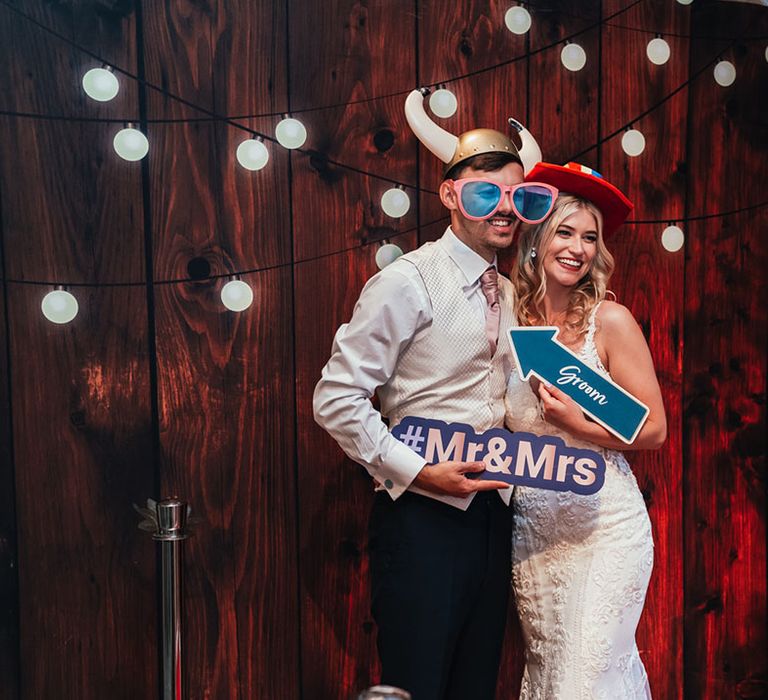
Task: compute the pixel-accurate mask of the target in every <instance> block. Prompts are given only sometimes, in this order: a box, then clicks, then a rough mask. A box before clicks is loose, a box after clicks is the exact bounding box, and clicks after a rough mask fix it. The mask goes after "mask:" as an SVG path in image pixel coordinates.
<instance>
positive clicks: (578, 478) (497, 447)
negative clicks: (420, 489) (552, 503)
mask: <svg viewBox="0 0 768 700" xmlns="http://www.w3.org/2000/svg"><path fill="white" fill-rule="evenodd" d="M392 435H394V436H395V437H396V438H397V439H398V440H400V442H402V443H403V444H404V445H406V446H407V447H410V448H411V449H412V450H413V451H414V452H416V453H417V454H419V455H420V456H421V457H423V458H424V459H426V460H427V462H429V463H431V464H435V463H437V462H446V461H449V460H455V461H459V462H480V461H482V462H485V465H486V468H485V471H484V472H481V473H479V474H471V475H470V474H468V475H467V476H468V477H469V478H479V479H486V480H491V481H505V482H506V483H508V484H513V485H519V486H535V487H537V488H542V489H549V490H550V491H573V492H574V493H578V494H581V495H583V496H586V495H589V494H593V493H596V492H597V491H599V490H600V488H601V487H602V485H603V482H604V481H605V460H604V459H603V458H602V456H601V455H600V454H599V453H598V452H594V451H593V450H580V449H576V448H574V447H569V446H568V445H566V444H565V442H563V440H561V439H560V438H558V437H554V436H550V435H543V436H539V435H533V434H532V433H522V432H518V433H511V432H509V431H508V430H504V429H503V428H492V429H491V430H486V431H485V432H484V433H476V432H475V430H474V428H472V426H470V425H466V424H465V423H444V422H443V421H441V420H435V419H429V418H417V417H412V416H408V417H406V418H405V419H404V420H403V421H402V423H399V424H398V425H397V426H396V427H395V428H394V429H393V430H392Z"/></svg>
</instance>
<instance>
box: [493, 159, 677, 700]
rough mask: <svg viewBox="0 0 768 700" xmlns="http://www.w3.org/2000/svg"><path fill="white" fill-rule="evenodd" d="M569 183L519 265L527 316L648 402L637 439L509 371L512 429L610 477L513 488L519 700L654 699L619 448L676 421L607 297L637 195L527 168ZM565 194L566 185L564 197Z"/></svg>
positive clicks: (626, 471) (647, 531) (518, 285)
mask: <svg viewBox="0 0 768 700" xmlns="http://www.w3.org/2000/svg"><path fill="white" fill-rule="evenodd" d="M526 179H527V180H531V181H534V180H535V181H538V182H546V183H549V184H551V185H554V186H555V187H556V188H557V189H558V190H559V191H560V196H559V197H558V199H557V202H556V204H555V207H554V210H553V211H552V213H551V215H550V216H549V218H548V219H547V220H545V221H544V222H543V223H541V224H538V225H537V226H532V227H529V228H528V229H527V230H525V231H524V232H523V233H522V236H521V238H520V241H519V244H518V255H517V261H516V263H515V267H514V269H513V271H512V274H511V275H510V277H511V279H512V282H513V284H514V285H515V289H516V291H517V297H518V321H519V323H520V325H521V326H538V325H546V326H557V327H558V328H559V334H558V340H559V341H560V342H562V343H563V344H564V345H566V346H567V347H569V348H570V349H571V350H572V351H573V352H575V353H576V354H577V355H578V356H579V358H580V359H581V360H583V361H584V362H585V363H586V364H588V365H589V366H591V367H592V368H593V369H595V370H596V371H597V372H600V373H601V374H604V375H606V376H610V378H611V379H612V380H613V381H614V382H615V383H617V384H619V385H620V386H621V387H623V388H624V389H625V390H626V391H628V392H629V393H630V394H632V395H633V396H634V397H635V398H637V399H638V400H640V401H642V402H643V403H644V404H645V405H646V406H648V407H649V409H650V412H649V414H648V418H647V420H646V422H645V424H644V425H643V427H642V429H641V430H640V432H639V433H638V434H637V436H636V438H635V440H634V442H633V443H632V444H631V445H626V444H625V443H623V442H622V441H621V440H619V439H617V438H615V437H613V435H612V434H611V433H609V432H608V431H607V430H605V429H604V428H602V427H601V426H600V425H598V424H597V423H595V422H593V421H591V420H589V419H588V418H587V417H586V416H585V415H584V414H583V413H582V411H581V409H580V408H579V407H578V405H577V404H576V403H575V402H574V401H573V400H571V399H570V398H569V397H568V396H567V395H566V394H564V393H563V392H561V391H560V390H558V389H557V388H555V387H554V386H548V385H545V384H543V383H540V382H538V381H537V380H535V379H533V380H531V381H530V383H529V382H523V381H522V380H521V379H520V377H519V375H518V373H517V372H516V371H514V370H513V372H512V374H511V376H510V378H509V384H508V387H507V397H506V409H507V413H506V424H507V427H508V428H509V429H510V430H516V431H526V432H531V433H536V434H539V435H556V436H559V437H561V438H563V439H564V440H565V442H566V443H568V444H569V445H571V446H573V447H580V448H589V449H593V450H597V451H599V452H600V453H601V454H602V455H603V457H604V459H605V463H606V475H605V484H604V485H603V487H602V489H601V490H600V491H598V492H597V493H596V494H594V495H591V496H582V495H576V494H573V493H570V492H557V491H545V490H542V489H535V488H526V487H516V488H515V491H514V509H515V511H514V535H513V549H514V554H513V585H514V590H515V596H516V599H517V609H518V614H519V616H520V622H521V625H522V629H523V635H524V638H525V643H526V665H525V674H524V676H523V684H522V690H521V695H520V698H521V700H555V699H560V700H579V699H581V698H584V699H587V698H589V699H590V700H591V699H592V698H605V700H620V699H623V698H626V699H635V698H638V699H643V700H645V699H646V698H650V697H651V693H650V689H649V686H648V678H647V675H646V673H645V668H644V667H643V663H642V661H641V659H640V656H639V653H638V650H637V646H636V644H635V630H636V628H637V623H638V620H639V619H640V614H641V612H642V609H643V603H644V601H645V593H646V590H647V588H648V581H649V579H650V575H651V569H652V566H653V539H652V536H651V525H650V521H649V519H648V513H647V510H646V507H645V503H644V501H643V497H642V495H641V494H640V491H639V490H638V487H637V482H636V481H635V477H634V475H633V474H632V471H631V469H630V467H629V464H628V463H627V461H626V459H625V458H624V455H623V454H622V452H621V451H620V450H637V449H655V448H658V447H659V446H660V445H661V444H662V443H663V442H664V439H665V438H666V431H667V426H666V418H665V415H664V407H663V405H662V400H661V392H660V390H659V384H658V381H657V379H656V374H655V372H654V368H653V362H652V360H651V355H650V352H649V350H648V345H647V343H646V342H645V339H644V337H643V333H642V331H641V329H640V327H639V326H638V324H637V322H636V321H635V319H634V318H633V317H632V314H631V313H630V312H629V311H628V310H627V309H626V308H625V307H624V306H621V305H620V304H617V303H615V302H613V301H609V300H605V297H606V289H607V284H608V280H609V279H610V276H611V273H612V271H613V267H614V262H613V257H612V256H611V254H610V253H609V252H608V250H607V248H606V247H605V242H604V238H606V237H608V236H610V235H611V234H612V233H613V232H614V231H615V230H616V228H618V227H619V226H620V225H621V224H622V223H623V222H624V220H625V219H626V218H627V216H628V215H629V212H630V211H631V209H632V204H631V203H630V202H629V201H628V200H627V199H626V197H624V195H623V194H622V193H621V192H620V191H619V190H618V189H616V188H615V187H614V186H613V185H611V184H609V183H608V182H606V181H605V180H604V179H603V178H602V177H601V176H600V175H598V174H597V173H595V172H594V171H591V170H590V169H589V168H586V167H584V166H581V165H577V164H574V163H569V164H568V165H567V166H558V165H551V164H548V163H540V164H539V165H537V166H536V167H535V168H534V170H533V171H532V172H531V173H530V174H529V175H528V177H527V178H526ZM566 193H567V194H566Z"/></svg>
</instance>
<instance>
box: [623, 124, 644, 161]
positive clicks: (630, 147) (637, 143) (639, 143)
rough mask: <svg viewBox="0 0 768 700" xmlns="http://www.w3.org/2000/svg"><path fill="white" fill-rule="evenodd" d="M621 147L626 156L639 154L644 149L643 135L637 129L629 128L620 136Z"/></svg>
mask: <svg viewBox="0 0 768 700" xmlns="http://www.w3.org/2000/svg"><path fill="white" fill-rule="evenodd" d="M621 147H622V148H623V149H624V153H626V154H627V155H628V156H639V155H640V154H641V153H642V152H643V151H644V150H645V136H643V135H642V134H641V133H640V132H639V131H638V130H637V129H630V130H629V131H626V132H624V136H622V137H621Z"/></svg>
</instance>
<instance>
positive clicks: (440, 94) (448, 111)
mask: <svg viewBox="0 0 768 700" xmlns="http://www.w3.org/2000/svg"><path fill="white" fill-rule="evenodd" d="M458 104H459V103H458V102H457V100H456V95H454V94H453V93H452V92H451V91H450V90H447V89H446V88H445V87H444V86H443V87H441V88H440V89H439V90H435V91H434V92H433V93H432V94H431V95H430V96H429V108H430V109H431V110H432V113H433V114H434V115H435V116H438V117H442V118H443V119H447V118H448V117H452V116H453V115H454V114H456V109H457V108H458Z"/></svg>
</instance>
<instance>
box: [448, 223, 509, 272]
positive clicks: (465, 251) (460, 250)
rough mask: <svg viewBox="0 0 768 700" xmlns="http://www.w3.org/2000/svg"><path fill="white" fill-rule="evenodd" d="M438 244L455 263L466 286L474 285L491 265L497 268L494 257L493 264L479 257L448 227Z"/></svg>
mask: <svg viewBox="0 0 768 700" xmlns="http://www.w3.org/2000/svg"><path fill="white" fill-rule="evenodd" d="M440 244H441V245H442V246H443V248H444V249H445V251H446V253H448V255H449V257H450V258H451V260H453V262H454V263H456V266H457V267H458V268H459V270H461V272H462V274H463V275H464V277H465V278H466V280H467V284H468V285H473V284H475V283H476V282H477V281H478V280H479V279H480V276H481V275H482V274H483V273H484V272H485V271H486V270H487V269H488V268H489V267H490V266H491V265H492V266H493V267H496V268H498V266H497V258H496V256H494V258H493V262H490V263H489V262H488V261H487V260H486V259H485V258H484V257H483V256H482V255H479V254H478V253H476V252H475V251H474V250H472V248H470V247H469V246H468V245H467V244H466V243H464V242H463V241H461V240H459V238H458V237H457V236H456V234H455V233H454V232H453V230H452V229H451V227H450V226H449V227H448V228H447V229H445V233H444V234H443V237H442V238H441V239H440Z"/></svg>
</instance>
